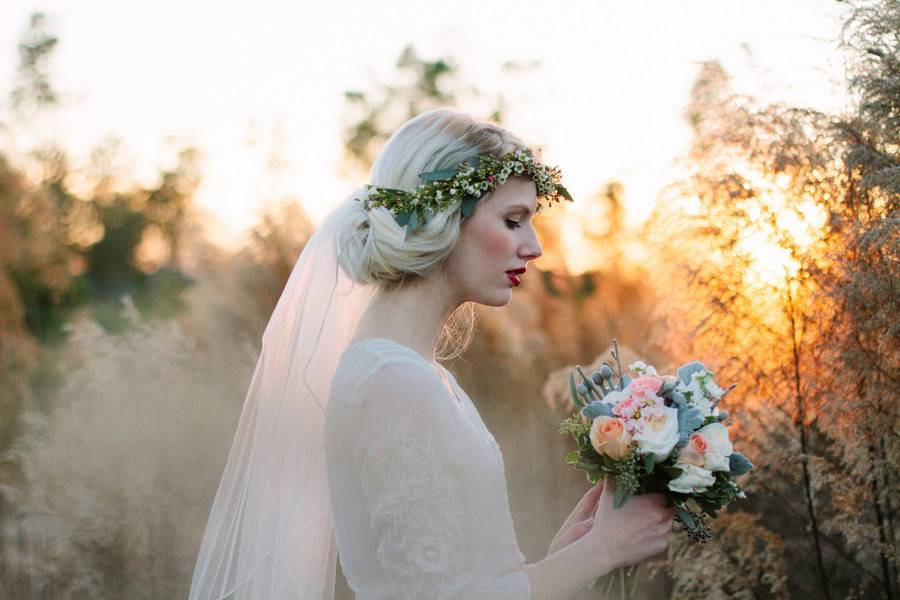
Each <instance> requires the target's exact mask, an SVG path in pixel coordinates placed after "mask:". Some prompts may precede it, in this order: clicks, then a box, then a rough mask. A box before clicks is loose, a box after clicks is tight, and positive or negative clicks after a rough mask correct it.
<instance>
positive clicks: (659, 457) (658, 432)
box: [634, 406, 678, 462]
mask: <svg viewBox="0 0 900 600" xmlns="http://www.w3.org/2000/svg"><path fill="white" fill-rule="evenodd" d="M641 421H642V422H643V431H640V432H639V433H635V434H634V441H636V442H637V443H638V453H640V454H652V455H653V460H654V462H662V461H664V460H665V459H667V458H668V457H669V454H671V453H672V448H674V447H675V444H677V443H678V409H677V408H672V407H670V406H661V407H655V408H653V409H649V410H647V414H641Z"/></svg>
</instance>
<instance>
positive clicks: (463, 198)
mask: <svg viewBox="0 0 900 600" xmlns="http://www.w3.org/2000/svg"><path fill="white" fill-rule="evenodd" d="M512 175H522V176H527V177H531V179H532V180H533V181H534V183H535V187H536V189H537V198H538V206H537V210H536V212H537V211H540V210H541V209H542V208H543V204H542V203H541V199H546V200H547V203H548V205H549V204H552V203H553V202H559V201H561V199H565V200H568V201H569V202H572V201H573V200H572V196H571V195H570V194H569V191H568V190H567V189H566V188H565V187H563V185H562V183H561V181H562V174H561V173H560V170H559V168H558V167H553V168H549V167H546V166H544V165H542V164H540V163H539V162H537V161H536V160H535V158H534V156H533V155H532V154H531V152H526V151H524V150H516V151H514V152H510V153H508V154H506V155H504V156H503V157H501V158H495V157H493V156H490V155H487V154H480V155H478V156H473V157H470V158H468V159H466V160H463V161H461V162H460V163H459V164H457V165H456V166H455V167H454V168H450V169H440V170H437V171H428V172H425V173H420V174H419V179H420V180H422V182H423V183H421V184H419V186H418V187H417V188H416V189H415V190H413V191H409V192H408V191H405V190H398V189H394V188H385V187H380V186H374V185H369V186H368V189H369V193H368V195H367V196H366V198H364V199H363V198H359V199H358V200H360V201H362V202H363V206H364V208H365V209H366V210H371V209H372V208H376V207H382V208H386V209H388V210H389V211H390V212H391V214H392V215H393V216H394V220H395V221H396V223H397V224H398V225H399V226H400V227H405V228H406V238H407V239H408V238H409V236H410V235H412V233H413V232H414V230H416V229H417V228H419V227H421V226H423V225H424V224H425V223H426V222H427V220H428V218H429V217H430V216H432V215H434V214H435V213H438V212H441V211H444V210H449V209H452V208H453V207H454V206H458V207H459V210H460V213H461V214H462V216H463V217H470V216H472V214H473V213H474V212H475V206H476V204H477V203H478V201H479V200H481V199H482V198H484V197H485V196H486V195H487V194H489V193H491V192H493V191H495V190H496V189H497V188H498V187H500V186H502V185H503V184H504V183H506V180H507V179H508V178H509V177H511V176H512Z"/></svg>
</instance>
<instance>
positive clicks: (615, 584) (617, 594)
mask: <svg viewBox="0 0 900 600" xmlns="http://www.w3.org/2000/svg"><path fill="white" fill-rule="evenodd" d="M637 570H638V566H637V565H630V566H627V567H619V568H618V569H613V570H612V571H610V572H609V573H607V574H606V575H604V576H603V577H598V578H597V579H596V580H595V581H594V585H593V586H592V587H591V589H592V590H594V591H601V590H602V591H603V598H604V600H606V599H607V598H610V599H615V600H629V598H631V597H633V596H634V590H635V588H636V587H637V579H638V577H637Z"/></svg>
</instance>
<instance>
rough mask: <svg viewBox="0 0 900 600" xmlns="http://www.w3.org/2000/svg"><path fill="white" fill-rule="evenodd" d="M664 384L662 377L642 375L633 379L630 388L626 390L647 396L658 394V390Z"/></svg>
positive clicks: (643, 396) (641, 396) (631, 393)
mask: <svg viewBox="0 0 900 600" xmlns="http://www.w3.org/2000/svg"><path fill="white" fill-rule="evenodd" d="M662 384H663V379H662V377H657V376H656V375H642V376H641V377H638V378H636V379H633V380H632V381H631V383H629V384H628V389H627V390H625V391H626V392H627V393H629V394H630V395H632V396H635V397H638V398H646V397H648V396H656V392H658V391H659V388H661V387H662Z"/></svg>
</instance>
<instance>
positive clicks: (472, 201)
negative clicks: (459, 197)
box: [460, 196, 478, 217]
mask: <svg viewBox="0 0 900 600" xmlns="http://www.w3.org/2000/svg"><path fill="white" fill-rule="evenodd" d="M476 204H478V198H477V197H476V196H466V197H465V198H463V201H462V204H461V205H460V212H462V216H464V217H470V216H472V213H473V212H475V205H476Z"/></svg>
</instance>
